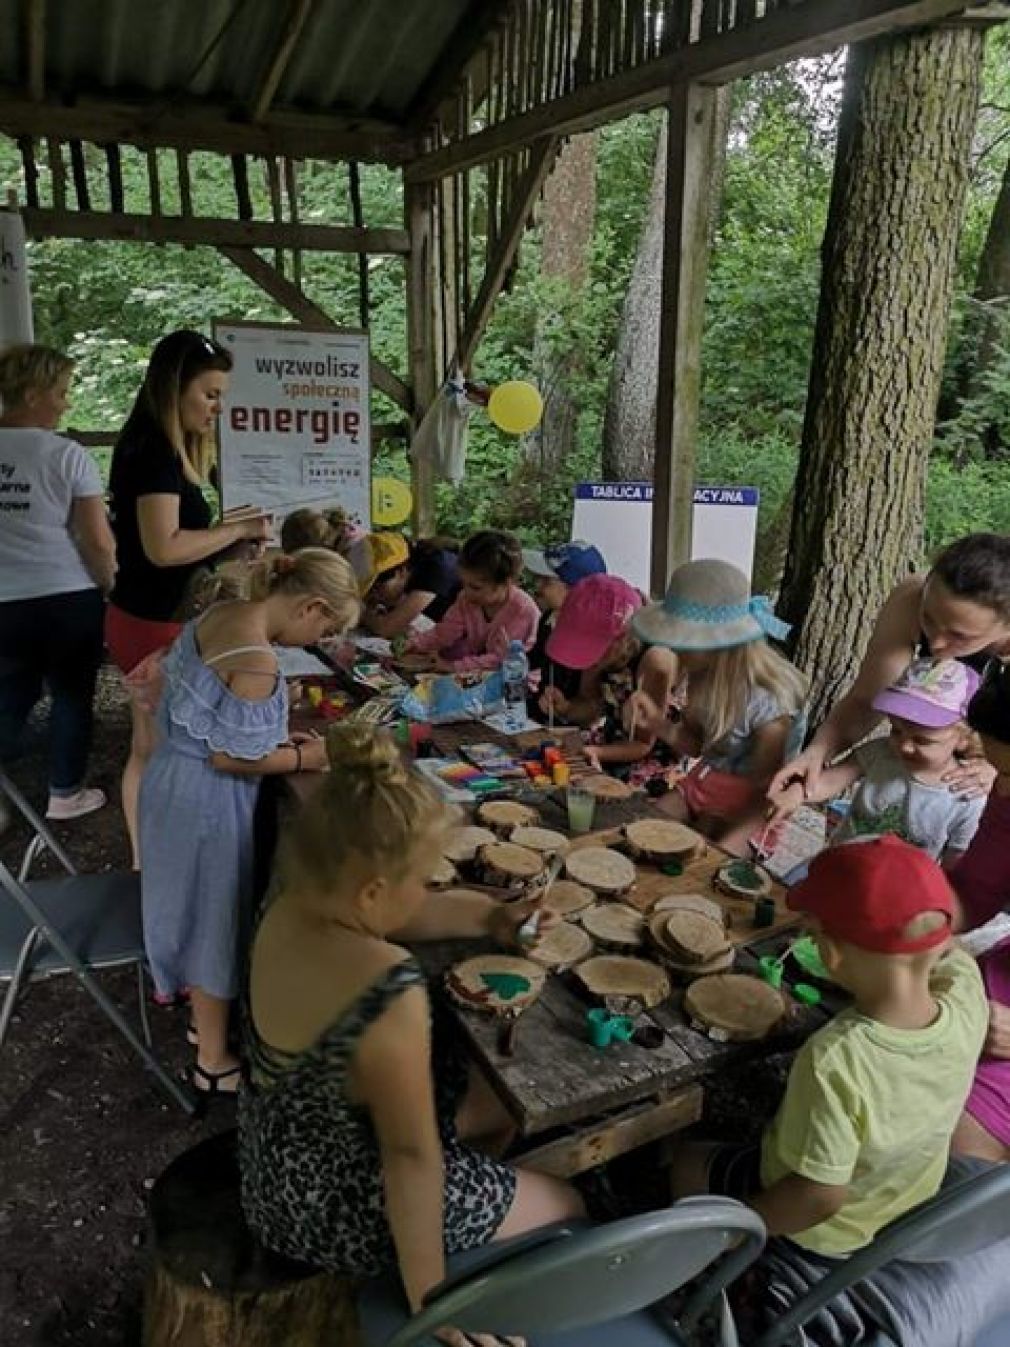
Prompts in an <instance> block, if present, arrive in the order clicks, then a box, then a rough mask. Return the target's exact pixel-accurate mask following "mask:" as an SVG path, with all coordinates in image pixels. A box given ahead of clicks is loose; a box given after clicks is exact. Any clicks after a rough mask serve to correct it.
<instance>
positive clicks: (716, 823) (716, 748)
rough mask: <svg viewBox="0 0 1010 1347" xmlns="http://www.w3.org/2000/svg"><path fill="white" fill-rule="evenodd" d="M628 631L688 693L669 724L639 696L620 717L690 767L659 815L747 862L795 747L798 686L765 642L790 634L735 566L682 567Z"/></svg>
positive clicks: (801, 693) (802, 687)
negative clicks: (659, 650)
mask: <svg viewBox="0 0 1010 1347" xmlns="http://www.w3.org/2000/svg"><path fill="white" fill-rule="evenodd" d="M632 629H633V631H634V632H635V634H636V635H637V636H638V637H639V638H640V639H641V640H643V641H646V642H648V643H649V644H650V645H652V646H654V647H665V649H666V650H667V652H669V651H673V652H675V653H676V663H677V672H678V676H679V678H680V679H682V680H683V682H684V683H685V684H686V688H687V700H686V704H685V706H684V710H683V714H682V716H681V717H680V719H679V720H678V721H676V722H671V721H670V720H668V719H667V713H666V707H665V705H664V704H663V703H660V702H656V701H654V700H653V699H652V698H650V697H649V695H648V689H647V688H643V689H642V691H641V692H639V693H638V694H637V696H636V697H635V698H634V700H633V702H632V703H631V705H630V706H629V708H628V711H627V712H626V714H627V715H629V716H630V715H634V717H635V719H636V721H637V723H638V724H639V725H641V726H642V727H643V729H644V730H645V732H646V733H649V734H655V735H657V736H658V737H659V738H661V739H662V740H663V741H664V742H666V743H668V744H669V745H670V746H671V747H673V748H674V749H675V750H676V751H677V752H679V753H681V754H684V755H686V756H689V757H693V758H697V759H698V761H697V763H696V764H695V765H694V767H692V769H691V771H690V772H689V773H688V775H687V776H686V777H684V778H683V779H682V780H681V781H678V782H677V785H676V788H675V789H674V791H672V792H671V794H670V795H668V796H667V797H666V799H664V801H663V803H662V805H661V806H660V807H661V808H662V809H663V810H664V811H666V812H667V813H669V814H672V815H673V816H674V817H675V818H679V819H685V820H690V821H691V822H692V823H693V824H694V825H695V826H696V827H697V828H698V829H699V831H701V832H703V833H705V834H706V835H707V836H709V837H711V838H713V840H715V841H717V842H718V843H719V845H720V846H721V847H722V848H723V849H724V850H726V851H729V852H731V853H732V854H734V855H746V854H747V853H748V850H749V847H748V841H749V838H750V836H751V834H752V833H753V832H754V831H755V829H756V828H758V827H759V826H760V825H761V823H762V819H763V815H764V810H765V801H764V793H765V790H766V789H767V787H768V783H769V781H770V780H771V778H772V776H773V775H774V774H775V773H776V772H777V771H778V770H779V768H780V767H781V766H782V764H783V763H784V762H786V761H788V758H789V756H790V754H791V753H792V752H795V751H796V750H797V749H798V748H799V745H800V743H801V742H802V735H803V728H804V723H805V722H804V717H803V700H804V697H805V696H806V689H807V685H806V680H805V679H804V677H803V675H802V674H801V673H800V672H799V670H798V669H796V668H794V666H793V665H792V664H790V663H789V661H788V660H787V659H785V658H784V657H783V656H782V655H780V654H779V653H778V652H777V651H776V650H773V649H772V647H771V646H770V645H769V644H768V640H767V638H768V637H769V636H775V637H777V638H779V639H781V638H782V637H783V636H785V634H786V633H787V632H788V630H789V628H788V627H787V626H786V625H785V623H783V622H780V621H779V620H778V618H776V617H775V616H774V615H773V614H772V612H771V609H770V607H769V605H768V601H767V599H763V598H752V597H751V593H750V585H749V584H748V582H747V577H746V576H745V575H744V574H743V572H742V571H739V570H737V568H736V567H735V566H730V565H729V564H728V563H727V562H724V561H689V562H687V563H686V565H683V566H678V568H677V569H676V570H675V571H674V573H673V575H672V577H671V579H670V587H669V589H668V590H667V593H666V597H665V598H664V599H663V600H662V602H661V603H653V604H649V606H648V607H646V608H643V609H642V611H641V612H640V613H637V614H636V615H635V617H634V619H633V621H632ZM650 653H651V652H650Z"/></svg>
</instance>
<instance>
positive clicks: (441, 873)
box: [428, 856, 459, 889]
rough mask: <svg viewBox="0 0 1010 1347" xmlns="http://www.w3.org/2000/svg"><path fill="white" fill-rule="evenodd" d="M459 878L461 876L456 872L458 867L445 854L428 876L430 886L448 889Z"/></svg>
mask: <svg viewBox="0 0 1010 1347" xmlns="http://www.w3.org/2000/svg"><path fill="white" fill-rule="evenodd" d="M458 878H459V876H458V875H457V874H456V867H455V866H454V865H453V863H452V861H450V860H448V859H447V858H446V857H445V856H443V857H442V859H441V860H440V861H439V862H438V864H437V865H436V866H435V868H434V870H432V872H431V874H430V875H429V876H428V888H429V889H448V888H451V887H452V885H453V884H455V883H456V880H457V879H458Z"/></svg>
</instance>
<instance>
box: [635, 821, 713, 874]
mask: <svg viewBox="0 0 1010 1347" xmlns="http://www.w3.org/2000/svg"><path fill="white" fill-rule="evenodd" d="M624 836H625V840H626V841H627V843H628V847H629V849H630V850H631V852H632V854H633V855H635V856H641V857H643V858H644V859H646V860H650V861H655V862H656V863H657V864H662V862H663V861H671V860H683V859H685V858H686V857H689V856H694V855H697V854H698V852H700V851H702V850H704V847H705V839H704V838H703V837H702V835H701V833H696V832H695V831H694V829H693V828H688V827H686V826H685V825H684V824H683V823H677V822H676V821H675V820H674V819H653V818H642V819H636V820H635V822H634V823H626V824H625V826H624Z"/></svg>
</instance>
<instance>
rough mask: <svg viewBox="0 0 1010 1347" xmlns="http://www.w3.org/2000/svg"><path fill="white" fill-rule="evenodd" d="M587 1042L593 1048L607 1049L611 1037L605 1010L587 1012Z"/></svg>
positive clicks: (608, 1016)
mask: <svg viewBox="0 0 1010 1347" xmlns="http://www.w3.org/2000/svg"><path fill="white" fill-rule="evenodd" d="M586 1024H587V1025H588V1027H589V1041H590V1043H592V1045H593V1047H594V1048H609V1047H610V1040H611V1036H612V1029H611V1023H610V1015H609V1014H608V1013H607V1011H605V1010H587V1011H586Z"/></svg>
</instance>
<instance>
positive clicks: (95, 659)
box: [0, 346, 116, 819]
mask: <svg viewBox="0 0 1010 1347" xmlns="http://www.w3.org/2000/svg"><path fill="white" fill-rule="evenodd" d="M72 373H73V361H72V360H70V359H68V358H67V357H66V356H64V355H61V354H60V352H59V351H54V350H51V349H50V348H49V347H47V346H12V347H9V348H8V349H7V350H6V351H4V352H3V353H2V354H0V761H4V762H6V761H7V760H8V758H9V757H10V756H12V754H13V753H14V752H15V751H16V748H17V742H18V739H19V737H20V735H21V731H22V729H23V728H24V723H25V721H26V720H27V719H28V716H29V714H30V713H31V710H32V708H33V707H34V706H35V704H36V702H38V700H39V698H40V697H41V696H42V692H43V689H44V688H45V689H48V691H49V694H50V696H51V698H52V710H51V712H50V716H49V808H48V810H47V817H48V818H53V819H70V818H78V817H80V815H82V814H89V813H91V811H92V810H94V809H100V808H101V807H102V805H103V804H104V803H105V795H104V794H103V792H102V791H100V790H95V789H88V788H87V787H86V786H85V785H84V775H85V770H86V768H87V762H88V753H89V751H90V748H91V732H92V719H93V710H92V703H93V700H94V694H95V680H96V678H97V675H98V669H99V666H100V664H101V662H102V623H103V616H104V613H103V609H104V600H103V596H102V592H103V591H106V590H108V589H110V588H111V586H112V580H113V577H114V575H115V573H116V545H115V541H114V539H113V536H112V530H111V528H110V527H109V522H108V519H107V517H106V513H105V501H104V498H103V494H102V482H101V478H100V476H99V473H98V468H97V466H96V464H95V462H94V460H93V459H92V457H91V455H90V454H89V453H88V452H87V450H85V449H83V448H82V447H81V446H80V445H79V444H76V443H75V442H74V441H73V440H68V439H66V438H65V437H64V436H62V435H58V434H57V433H56V427H57V425H58V424H59V421H60V417H61V416H62V415H63V413H64V411H65V410H66V407H67V393H68V390H69V387H70V379H71V375H72Z"/></svg>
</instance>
